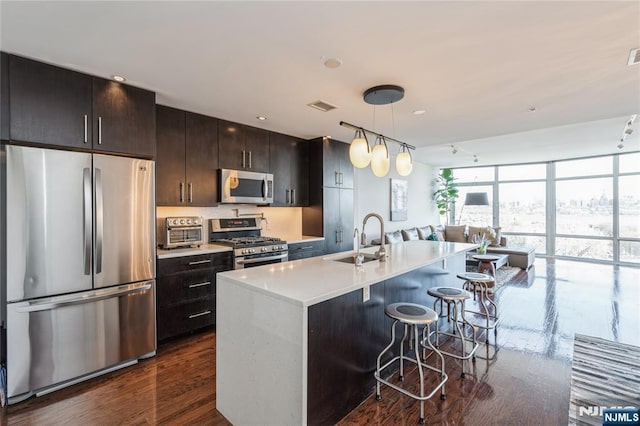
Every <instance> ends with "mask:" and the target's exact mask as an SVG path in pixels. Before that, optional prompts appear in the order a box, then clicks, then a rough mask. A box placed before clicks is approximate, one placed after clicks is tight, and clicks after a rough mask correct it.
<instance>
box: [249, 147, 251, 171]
mask: <svg viewBox="0 0 640 426" xmlns="http://www.w3.org/2000/svg"><path fill="white" fill-rule="evenodd" d="M249 168H251V151H249Z"/></svg>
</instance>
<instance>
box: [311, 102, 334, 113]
mask: <svg viewBox="0 0 640 426" xmlns="http://www.w3.org/2000/svg"><path fill="white" fill-rule="evenodd" d="M307 106H310V107H311V108H315V109H317V110H320V111H322V112H329V111H331V110H332V109H336V108H338V107H337V106H335V105H332V104H330V103H329V102H327V101H323V100H322V99H320V100H319V101H315V102H311V103H310V104H307Z"/></svg>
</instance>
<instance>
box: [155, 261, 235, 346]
mask: <svg viewBox="0 0 640 426" xmlns="http://www.w3.org/2000/svg"><path fill="white" fill-rule="evenodd" d="M230 269H233V266H232V263H231V252H223V253H212V254H204V255H197V256H183V257H175V258H169V259H158V279H157V309H156V322H157V333H158V341H162V340H166V339H169V338H172V337H176V336H180V335H182V334H186V333H189V332H191V331H195V330H198V329H200V328H203V327H207V326H211V325H215V321H216V273H218V272H222V271H228V270H230Z"/></svg>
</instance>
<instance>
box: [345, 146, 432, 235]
mask: <svg viewBox="0 0 640 426" xmlns="http://www.w3.org/2000/svg"><path fill="white" fill-rule="evenodd" d="M394 161H395V159H394V158H392V164H391V168H390V171H389V174H388V175H387V176H385V177H383V178H379V177H376V176H375V175H374V174H373V173H372V172H371V168H370V167H366V168H364V169H355V176H354V187H355V193H354V224H355V226H357V227H358V229H359V230H362V219H364V217H365V216H366V214H367V213H371V212H375V213H378V214H380V215H381V216H382V217H383V218H384V221H385V223H384V226H385V231H395V230H396V229H404V228H412V227H414V226H417V227H420V226H425V225H437V224H439V223H440V216H439V215H438V211H437V210H436V207H435V204H434V203H433V191H434V179H435V177H436V175H437V173H438V169H436V168H434V167H432V166H429V165H426V164H422V163H418V162H415V161H414V163H413V171H412V172H411V174H410V175H409V176H406V177H403V176H400V175H398V174H397V172H396V171H395V164H394ZM392 178H393V179H404V180H407V181H408V182H409V183H408V187H409V189H408V198H409V209H408V215H407V220H404V221H399V222H391V213H390V212H391V203H390V200H391V195H390V186H391V184H390V179H392ZM365 232H366V234H367V239H368V241H370V240H371V239H372V238H379V237H380V225H379V224H378V221H376V220H371V221H370V223H369V222H368V223H367V229H366V231H365Z"/></svg>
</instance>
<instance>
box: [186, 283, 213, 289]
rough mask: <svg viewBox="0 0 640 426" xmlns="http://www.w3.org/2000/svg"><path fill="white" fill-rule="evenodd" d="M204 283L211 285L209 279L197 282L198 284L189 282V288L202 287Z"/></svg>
mask: <svg viewBox="0 0 640 426" xmlns="http://www.w3.org/2000/svg"><path fill="white" fill-rule="evenodd" d="M205 285H211V281H205V282H203V283H198V284H190V285H189V288H197V287H203V286H205Z"/></svg>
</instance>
